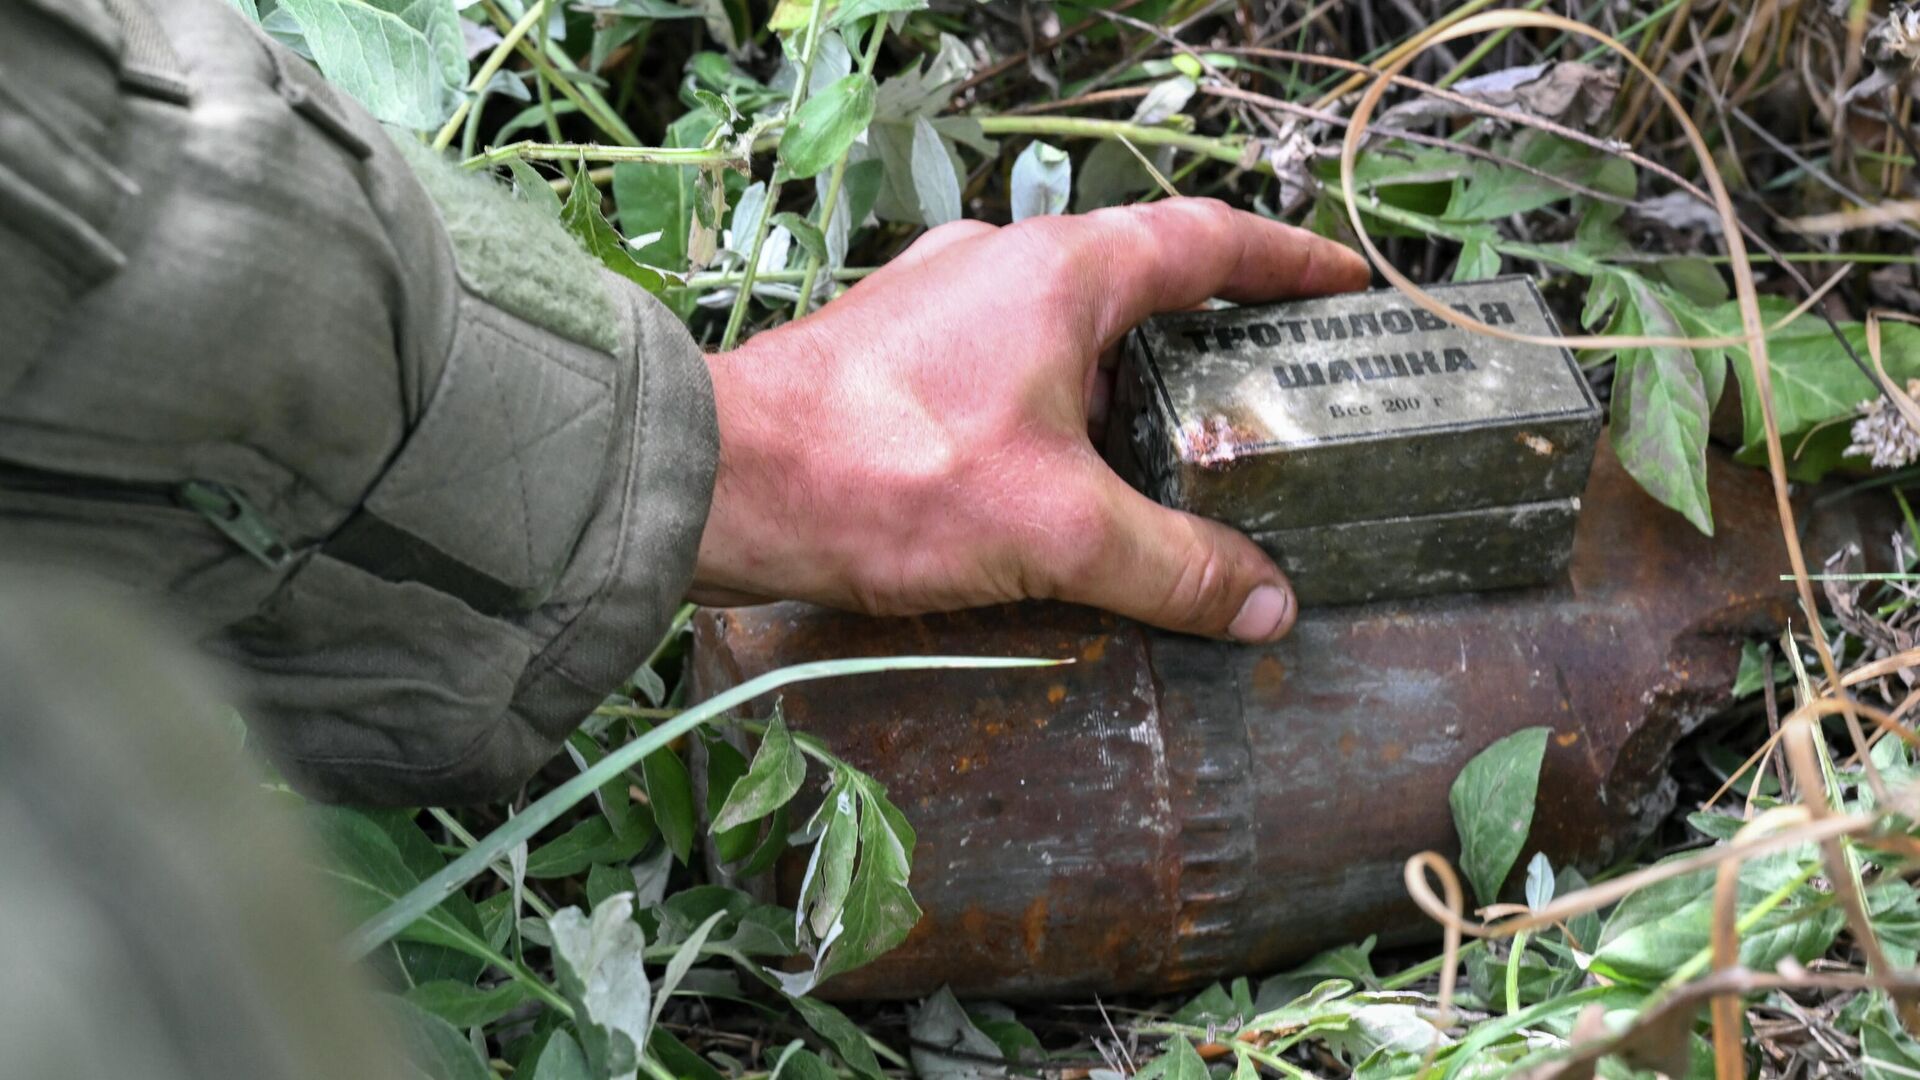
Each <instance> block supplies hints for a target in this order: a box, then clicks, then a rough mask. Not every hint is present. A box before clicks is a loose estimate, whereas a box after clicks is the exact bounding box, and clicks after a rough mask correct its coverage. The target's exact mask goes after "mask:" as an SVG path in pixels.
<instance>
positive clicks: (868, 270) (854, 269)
mask: <svg viewBox="0 0 1920 1080" xmlns="http://www.w3.org/2000/svg"><path fill="white" fill-rule="evenodd" d="M879 269H880V268H879V267H877V266H843V267H841V268H840V269H838V270H833V271H830V273H831V274H832V276H833V280H835V281H859V280H860V279H861V278H863V277H866V276H868V275H869V274H872V273H875V272H876V271H878V270H879ZM806 273H807V272H806V271H805V270H768V271H766V272H764V273H760V274H756V275H754V280H755V281H756V282H758V283H760V284H762V285H772V284H781V285H795V284H798V283H799V282H800V280H801V279H802V278H804V277H806ZM746 279H747V275H746V273H745V272H744V271H740V270H728V271H724V272H722V271H715V272H713V273H710V274H689V275H687V280H686V282H685V283H684V284H682V285H681V286H680V287H681V288H684V289H724V288H727V287H728V286H732V285H738V284H740V283H741V282H743V281H745V280H746Z"/></svg>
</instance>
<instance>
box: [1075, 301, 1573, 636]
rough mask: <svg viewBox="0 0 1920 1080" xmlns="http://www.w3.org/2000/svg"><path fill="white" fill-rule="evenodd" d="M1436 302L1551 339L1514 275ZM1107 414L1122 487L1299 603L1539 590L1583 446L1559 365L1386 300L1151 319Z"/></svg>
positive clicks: (1551, 565)
mask: <svg viewBox="0 0 1920 1080" xmlns="http://www.w3.org/2000/svg"><path fill="white" fill-rule="evenodd" d="M1434 291H1435V293H1436V295H1438V296H1440V297H1442V298H1444V299H1446V300H1447V301H1448V302H1449V303H1451V304H1452V305H1453V306H1455V307H1456V308H1459V309H1460V310H1462V311H1464V312H1467V313H1469V314H1472V315H1473V316H1474V317H1476V318H1479V319H1480V320H1482V321H1483V322H1486V323H1488V324H1489V325H1493V326H1506V327H1511V328H1513V329H1515V330H1518V331H1521V332H1524V333H1531V334H1556V333H1558V332H1559V331H1558V329H1557V328H1556V327H1555V325H1554V321H1553V317H1552V315H1551V314H1550V313H1549V312H1548V311H1547V308H1546V305H1545V304H1544V303H1542V302H1541V299H1540V295H1539V293H1538V292H1537V291H1535V289H1534V287H1533V283H1532V281H1531V280H1529V279H1527V278H1525V277H1505V278H1496V279H1493V280H1490V281H1478V282H1471V283H1464V284H1459V285H1447V286H1440V287H1438V288H1437V289H1435V290H1434ZM1113 416H1114V420H1113V424H1112V427H1111V428H1110V430H1109V436H1108V456H1109V457H1110V458H1111V459H1113V460H1114V462H1115V465H1116V467H1118V468H1119V469H1120V470H1121V471H1122V473H1124V474H1126V475H1128V476H1129V478H1130V479H1132V480H1133V481H1134V483H1135V484H1136V485H1137V486H1139V487H1140V488H1141V490H1143V491H1145V492H1146V493H1147V494H1148V495H1151V496H1152V497H1153V498H1155V499H1157V500H1159V501H1160V502H1162V503H1164V504H1166V505H1168V506H1173V507H1177V508H1179V509H1182V510H1187V511H1190V512H1192V513H1195V514H1199V515H1201V516H1203V517H1210V518H1214V519H1216V520H1219V521H1224V522H1226V523H1228V524H1230V525H1233V526H1235V527H1237V528H1239V529H1241V530H1243V531H1245V532H1247V533H1249V534H1251V535H1252V536H1253V538H1254V540H1255V541H1256V542H1258V543H1260V544H1261V545H1262V546H1263V547H1265V548H1266V549H1267V550H1268V551H1269V552H1270V553H1271V554H1272V555H1273V556H1274V558H1275V559H1276V560H1277V561H1278V562H1279V563H1280V566H1281V568H1282V569H1284V570H1286V571H1287V573H1288V575H1289V576H1290V577H1292V578H1293V580H1294V585H1295V588H1296V589H1298V591H1299V593H1300V597H1301V599H1302V601H1303V602H1306V603H1344V602H1350V601H1357V600H1378V599H1387V598H1391V597H1406V596H1419V595H1425V594H1430V593H1437V592H1454V591H1474V590H1481V589H1490V588H1499V587H1503V586H1510V585H1528V584H1538V583H1541V582H1545V581H1551V580H1554V579H1555V578H1557V577H1559V576H1560V575H1561V574H1562V573H1564V571H1565V569H1566V564H1567V558H1568V554H1569V552H1570V550H1571V544H1572V539H1573V530H1572V522H1573V519H1574V517H1575V516H1576V515H1577V514H1578V512H1579V504H1578V496H1579V494H1580V489H1581V488H1582V487H1583V486H1584V485H1585V483H1586V477H1587V469H1588V467H1589V465H1590V464H1591V463H1592V460H1593V447H1594V441H1595V439H1596V438H1597V437H1598V434H1599V431H1600V409H1599V406H1598V405H1597V404H1596V403H1595V401H1594V398H1593V393H1592V391H1591V390H1589V389H1588V387H1587V382H1586V379H1585V378H1584V377H1583V376H1582V375H1581V373H1580V369H1579V366H1578V365H1577V364H1576V363H1575V362H1574V359H1573V356H1572V354H1571V353H1569V352H1568V351H1567V350H1565V349H1559V348H1545V347H1541V346H1534V345H1521V344H1517V343H1514V342H1509V341H1503V340H1501V339H1498V338H1494V337H1490V336H1487V335H1485V334H1476V333H1473V332H1471V331H1466V330H1462V329H1459V328H1457V327H1455V326H1453V325H1451V324H1449V323H1447V322H1445V321H1443V320H1441V319H1439V318H1437V317H1435V316H1434V315H1432V314H1431V313H1429V312H1427V311H1424V310H1422V309H1420V308H1417V307H1414V306H1413V305H1411V304H1409V303H1408V302H1407V301H1406V300H1405V299H1404V298H1403V297H1402V296H1401V294H1400V293H1399V292H1397V291H1395V290H1392V289H1387V290H1381V291H1378V292H1370V293H1357V294H1349V295H1346V296H1336V297H1328V298H1325V299H1320V300H1308V301H1301V302H1296V303H1289V304H1276V305H1271V306H1267V307H1246V308H1228V309H1224V310H1219V311H1201V312H1185V313H1181V314H1175V315H1163V316H1159V317H1157V318H1154V319H1150V320H1148V321H1147V323H1146V324H1144V325H1143V326H1141V327H1140V329H1139V330H1138V331H1136V332H1135V333H1134V335H1133V336H1132V337H1131V338H1130V339H1129V344H1128V349H1127V352H1126V360H1125V363H1124V364H1123V368H1122V371H1121V374H1120V378H1119V380H1118V384H1117V387H1116V392H1115V409H1114V413H1113ZM1350 575H1364V578H1365V580H1364V581H1354V580H1348V577H1349V576H1350Z"/></svg>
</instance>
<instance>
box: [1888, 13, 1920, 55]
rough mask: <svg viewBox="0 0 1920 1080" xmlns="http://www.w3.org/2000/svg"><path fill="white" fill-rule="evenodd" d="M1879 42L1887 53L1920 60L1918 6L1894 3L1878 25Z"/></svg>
mask: <svg viewBox="0 0 1920 1080" xmlns="http://www.w3.org/2000/svg"><path fill="white" fill-rule="evenodd" d="M1880 44H1881V45H1882V46H1883V47H1884V48H1885V49H1886V51H1887V52H1888V53H1891V54H1893V55H1895V56H1903V57H1906V58H1907V59H1908V60H1910V61H1914V62H1920V7H1915V6H1913V5H1911V4H1896V5H1895V6H1894V9H1893V11H1892V12H1890V13H1889V14H1888V15H1887V21H1886V22H1885V23H1884V24H1882V25H1881V27H1880Z"/></svg>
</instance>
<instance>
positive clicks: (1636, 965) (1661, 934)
mask: <svg viewBox="0 0 1920 1080" xmlns="http://www.w3.org/2000/svg"><path fill="white" fill-rule="evenodd" d="M1816 857H1817V856H1816V854H1815V853H1814V851H1813V850H1812V849H1810V848H1803V849H1799V850H1797V851H1787V852H1778V853H1775V854H1771V855H1764V856H1761V857H1759V858H1755V859H1751V860H1748V862H1747V863H1746V864H1745V865H1743V866H1742V868H1741V871H1740V879H1739V890H1738V892H1739V901H1738V903H1739V909H1740V912H1741V915H1742V917H1745V915H1746V913H1747V912H1748V911H1749V910H1750V909H1752V908H1753V907H1755V906H1756V905H1758V904H1759V902H1760V901H1761V900H1762V899H1764V898H1766V897H1767V896H1768V895H1769V894H1770V893H1773V892H1774V891H1776V890H1778V889H1781V888H1783V887H1785V886H1786V885H1787V884H1788V883H1790V882H1791V881H1793V880H1794V879H1795V877H1796V876H1797V875H1799V874H1800V873H1801V872H1802V871H1803V870H1804V869H1806V868H1807V867H1809V866H1811V865H1812V863H1813V861H1814V860H1815V859H1816ZM1663 885H1664V886H1665V887H1663V888H1655V889H1647V890H1642V891H1641V892H1640V893H1635V894H1634V895H1633V896H1631V897H1628V898H1627V900H1624V901H1622V902H1621V904H1620V907H1619V909H1618V910H1617V911H1616V912H1615V915H1614V918H1613V919H1612V920H1610V921H1609V922H1608V925H1607V929H1606V931H1605V934H1604V936H1603V938H1602V941H1603V944H1602V945H1601V946H1600V948H1599V950H1598V951H1597V952H1596V953H1595V954H1594V957H1593V962H1592V970H1593V971H1595V972H1598V973H1601V974H1604V975H1606V976H1607V977H1608V978H1610V979H1613V980H1615V981H1619V982H1635V983H1642V984H1654V983H1658V982H1660V981H1661V980H1664V979H1666V978H1667V977H1668V976H1670V975H1671V974H1672V973H1673V971H1674V970H1675V969H1676V968H1678V967H1679V966H1680V965H1682V964H1684V963H1686V962H1687V961H1689V960H1691V959H1692V958H1693V957H1694V955H1695V954H1696V953H1698V952H1700V951H1701V950H1702V949H1705V948H1706V947H1707V946H1708V944H1709V943H1710V941H1711V939H1712V932H1713V888H1714V875H1713V872H1712V871H1701V872H1700V873H1697V874H1689V875H1687V876H1686V877H1684V878H1680V879H1677V880H1676V881H1674V882H1667V883H1663ZM1643 894H1644V895H1643ZM1841 919H1842V915H1841V913H1840V911H1839V909H1838V908H1837V907H1836V906H1834V905H1832V904H1828V903H1824V902H1823V898H1822V897H1821V896H1820V895H1819V894H1818V893H1816V892H1815V891H1814V890H1812V889H1811V888H1809V887H1807V886H1805V885H1802V886H1800V887H1799V888H1798V889H1797V890H1796V891H1795V893H1794V895H1793V896H1792V897H1791V898H1790V899H1789V900H1788V901H1787V902H1786V903H1784V904H1782V905H1781V906H1780V907H1778V908H1776V909H1774V910H1773V911H1772V912H1770V913H1769V914H1767V915H1766V916H1765V917H1764V918H1762V919H1761V920H1760V921H1759V922H1758V923H1756V924H1755V925H1754V926H1753V927H1752V929H1750V930H1748V931H1747V932H1745V933H1743V934H1741V935H1740V961H1741V963H1743V964H1745V965H1746V966H1748V967H1750V968H1752V969H1754V970H1756V971H1771V970H1773V968H1774V966H1775V965H1776V964H1778V963H1779V962H1780V960H1782V959H1783V958H1785V957H1789V956H1791V957H1793V958H1794V959H1796V960H1798V961H1799V962H1801V963H1803V964H1804V963H1809V962H1811V961H1812V960H1814V959H1816V958H1817V957H1819V956H1820V955H1821V954H1822V953H1824V952H1826V950H1827V949H1828V948H1829V947H1830V946H1831V945H1832V944H1833V940H1834V937H1835V936H1836V935H1837V934H1838V933H1839V931H1840V926H1841Z"/></svg>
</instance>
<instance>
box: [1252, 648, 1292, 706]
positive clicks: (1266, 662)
mask: <svg viewBox="0 0 1920 1080" xmlns="http://www.w3.org/2000/svg"><path fill="white" fill-rule="evenodd" d="M1250 683H1251V686H1252V689H1253V696H1254V698H1255V699H1256V700H1259V701H1263V702H1271V701H1274V700H1275V699H1277V698H1278V697H1280V695H1281V694H1283V693H1285V692H1286V688H1287V665H1285V664H1283V663H1281V662H1280V658H1279V657H1277V656H1263V657H1261V658H1260V659H1258V660H1255V661H1254V662H1253V674H1252V676H1251V677H1250Z"/></svg>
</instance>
